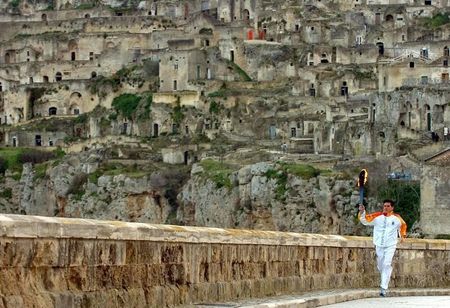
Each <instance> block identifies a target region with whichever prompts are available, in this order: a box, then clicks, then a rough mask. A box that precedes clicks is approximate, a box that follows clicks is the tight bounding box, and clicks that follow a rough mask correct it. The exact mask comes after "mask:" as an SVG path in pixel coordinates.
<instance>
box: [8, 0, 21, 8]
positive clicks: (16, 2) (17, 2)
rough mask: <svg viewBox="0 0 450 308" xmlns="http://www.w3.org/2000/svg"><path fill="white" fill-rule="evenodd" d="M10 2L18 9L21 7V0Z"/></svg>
mask: <svg viewBox="0 0 450 308" xmlns="http://www.w3.org/2000/svg"><path fill="white" fill-rule="evenodd" d="M10 3H11V7H13V8H15V9H17V8H18V7H19V4H20V0H12V1H11V2H10Z"/></svg>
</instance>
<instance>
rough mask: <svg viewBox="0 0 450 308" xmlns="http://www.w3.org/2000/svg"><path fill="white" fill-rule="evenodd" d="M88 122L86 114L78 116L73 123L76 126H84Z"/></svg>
mask: <svg viewBox="0 0 450 308" xmlns="http://www.w3.org/2000/svg"><path fill="white" fill-rule="evenodd" d="M87 120H88V116H87V114H86V113H83V114H80V115H79V116H78V117H76V118H75V120H74V122H75V123H76V124H85V123H86V122H87Z"/></svg>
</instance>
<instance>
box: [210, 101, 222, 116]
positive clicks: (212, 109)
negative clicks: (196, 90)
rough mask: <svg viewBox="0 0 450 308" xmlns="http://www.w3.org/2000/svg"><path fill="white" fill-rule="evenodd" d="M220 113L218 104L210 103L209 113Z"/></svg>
mask: <svg viewBox="0 0 450 308" xmlns="http://www.w3.org/2000/svg"><path fill="white" fill-rule="evenodd" d="M219 111H220V105H219V104H218V103H216V102H215V101H212V102H211V103H210V104H209V113H216V114H217V113H219Z"/></svg>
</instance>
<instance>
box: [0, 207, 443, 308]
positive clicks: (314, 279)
mask: <svg viewBox="0 0 450 308" xmlns="http://www.w3.org/2000/svg"><path fill="white" fill-rule="evenodd" d="M449 261H450V241H444V240H413V239H411V240H408V241H407V242H406V243H403V244H401V245H400V246H399V249H398V250H397V253H396V255H395V259H394V262H395V265H394V272H393V279H392V284H391V286H392V287H449V286H450V275H449V272H450V262H449ZM378 279H379V278H378V273H377V272H376V268H375V263H374V249H373V247H372V244H371V240H370V239H369V238H361V237H342V236H335V235H316V234H299V233H283V232H271V231H250V230H231V229H228V230H225V229H217V228H198V227H179V226H168V225H150V224H142V223H124V222H112V221H110V222H108V221H95V220H83V219H68V218H49V217H38V216H20V215H0V307H65V308H68V307H164V306H177V305H185V304H190V303H205V302H208V303H213V302H219V301H229V300H232V299H239V298H248V297H264V296H273V295H279V294H288V293H295V292H296V293H298V292H304V291H308V290H318V289H336V288H361V287H376V286H377V285H378V283H379V281H378Z"/></svg>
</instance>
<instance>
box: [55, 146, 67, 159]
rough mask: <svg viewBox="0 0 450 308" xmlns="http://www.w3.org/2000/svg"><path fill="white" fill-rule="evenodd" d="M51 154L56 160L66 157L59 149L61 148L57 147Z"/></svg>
mask: <svg viewBox="0 0 450 308" xmlns="http://www.w3.org/2000/svg"><path fill="white" fill-rule="evenodd" d="M53 154H54V155H55V157H56V158H58V159H60V158H63V157H64V156H65V155H66V152H64V150H63V149H61V147H57V148H56V149H55V150H54V151H53Z"/></svg>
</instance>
